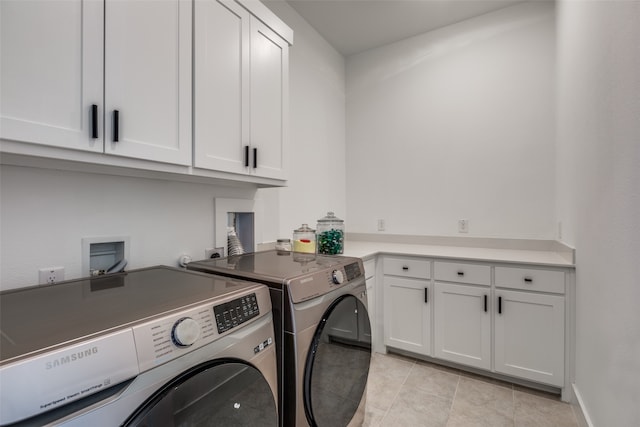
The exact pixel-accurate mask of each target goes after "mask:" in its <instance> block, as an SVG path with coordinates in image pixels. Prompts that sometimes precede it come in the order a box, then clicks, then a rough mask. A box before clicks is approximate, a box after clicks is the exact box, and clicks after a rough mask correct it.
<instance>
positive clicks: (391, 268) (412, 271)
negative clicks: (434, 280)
mask: <svg viewBox="0 0 640 427" xmlns="http://www.w3.org/2000/svg"><path fill="white" fill-rule="evenodd" d="M382 268H383V270H384V274H385V276H386V275H393V276H402V277H413V278H416V279H429V278H430V277H431V261H429V260H426V259H420V258H395V257H384V260H383V261H382Z"/></svg>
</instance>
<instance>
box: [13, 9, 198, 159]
mask: <svg viewBox="0 0 640 427" xmlns="http://www.w3.org/2000/svg"><path fill="white" fill-rule="evenodd" d="M0 7H1V8H2V9H1V15H2V92H3V93H2V110H1V112H0V114H1V116H2V130H1V131H0V132H1V133H0V136H1V137H2V138H4V139H8V140H15V141H23V142H30V143H37V144H43V145H48V146H55V147H63V148H72V149H77V150H83V151H95V152H105V153H109V154H117V155H121V156H127V157H133V158H137V159H145V160H154V161H160V162H167V163H175V164H180V165H190V164H191V29H192V24H191V10H192V9H191V7H192V6H191V2H190V1H188V0H151V1H120V0H106V2H105V1H103V0H60V1H57V0H46V1H13V0H10V1H4V0H3V1H2V2H1V3H0ZM116 112H117V113H116ZM116 115H118V117H119V120H118V123H117V124H116ZM116 129H117V132H116Z"/></svg>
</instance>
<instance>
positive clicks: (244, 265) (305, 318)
mask: <svg viewBox="0 0 640 427" xmlns="http://www.w3.org/2000/svg"><path fill="white" fill-rule="evenodd" d="M187 268H189V269H193V270H197V271H203V272H209V273H213V274H222V275H227V276H230V277H235V278H242V279H244V280H250V281H255V282H258V283H263V284H266V285H267V286H269V289H270V293H271V303H272V306H273V310H274V314H275V315H274V318H275V327H276V344H277V349H278V356H279V359H278V362H279V369H280V376H279V381H280V383H279V385H280V390H281V393H280V396H281V402H280V408H281V409H280V412H281V420H280V422H281V425H282V426H284V427H307V426H311V427H345V426H348V425H361V424H362V421H363V418H364V406H365V404H366V402H365V396H366V384H367V376H368V373H369V366H370V362H371V324H370V320H369V314H368V312H367V294H366V290H367V289H366V282H365V277H364V267H363V264H362V260H360V259H359V258H352V257H345V256H328V255H316V254H306V253H297V252H285V251H275V250H274V251H264V252H256V253H251V254H244V255H238V256H230V257H228V258H221V259H211V260H203V261H197V262H192V263H189V265H188V267H187Z"/></svg>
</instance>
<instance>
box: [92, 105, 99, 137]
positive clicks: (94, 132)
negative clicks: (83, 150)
mask: <svg viewBox="0 0 640 427" xmlns="http://www.w3.org/2000/svg"><path fill="white" fill-rule="evenodd" d="M91 138H92V139H97V138H98V106H97V105H96V104H93V105H92V106H91Z"/></svg>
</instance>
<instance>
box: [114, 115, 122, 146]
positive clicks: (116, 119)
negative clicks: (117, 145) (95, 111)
mask: <svg viewBox="0 0 640 427" xmlns="http://www.w3.org/2000/svg"><path fill="white" fill-rule="evenodd" d="M119 140H120V112H119V111H118V110H113V142H118V141H119Z"/></svg>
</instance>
